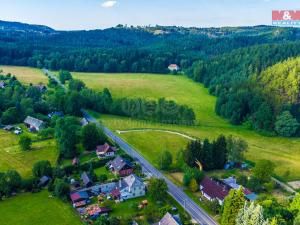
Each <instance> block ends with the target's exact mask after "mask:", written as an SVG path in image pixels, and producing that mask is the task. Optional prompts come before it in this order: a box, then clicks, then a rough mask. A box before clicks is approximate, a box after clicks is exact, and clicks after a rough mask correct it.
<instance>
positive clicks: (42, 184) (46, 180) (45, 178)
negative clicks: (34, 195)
mask: <svg viewBox="0 0 300 225" xmlns="http://www.w3.org/2000/svg"><path fill="white" fill-rule="evenodd" d="M50 180H51V179H50V177H48V176H43V177H41V179H40V180H39V186H40V187H45V186H46V185H47V184H48V183H49V181H50Z"/></svg>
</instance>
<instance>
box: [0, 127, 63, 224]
mask: <svg viewBox="0 0 300 225" xmlns="http://www.w3.org/2000/svg"><path fill="white" fill-rule="evenodd" d="M18 139H19V136H17V135H15V134H12V133H10V132H6V131H3V130H0V142H1V148H0V171H6V170H8V169H15V170H17V171H18V172H19V173H20V174H21V175H22V176H24V177H28V176H30V175H31V169H32V166H33V164H34V163H35V162H37V161H40V160H49V161H50V162H51V164H52V165H55V163H56V160H57V156H58V151H57V147H56V143H55V141H54V140H46V141H39V142H33V145H32V150H30V151H26V152H24V151H21V150H20V147H19V145H18ZM0 224H1V223H0Z"/></svg>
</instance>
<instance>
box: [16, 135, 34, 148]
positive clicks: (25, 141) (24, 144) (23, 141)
mask: <svg viewBox="0 0 300 225" xmlns="http://www.w3.org/2000/svg"><path fill="white" fill-rule="evenodd" d="M19 145H20V147H21V149H22V150H23V151H28V150H30V149H31V145H32V140H31V138H30V137H28V136H26V135H22V136H21V137H20V140H19Z"/></svg>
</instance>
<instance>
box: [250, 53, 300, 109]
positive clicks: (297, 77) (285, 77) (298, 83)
mask: <svg viewBox="0 0 300 225" xmlns="http://www.w3.org/2000/svg"><path fill="white" fill-rule="evenodd" d="M253 79H254V80H255V81H256V82H258V83H259V85H261V87H262V88H263V89H264V90H265V91H266V92H269V93H270V94H271V95H275V96H276V97H277V99H278V102H279V103H281V104H283V103H290V104H298V103H299V100H300V99H299V97H300V93H299V88H300V57H298V58H291V59H288V60H286V61H284V62H281V63H278V64H276V65H274V66H272V67H269V68H267V69H266V70H264V71H262V72H261V73H260V74H259V75H256V76H254V78H253Z"/></svg>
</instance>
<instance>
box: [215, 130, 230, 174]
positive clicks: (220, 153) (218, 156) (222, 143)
mask: <svg viewBox="0 0 300 225" xmlns="http://www.w3.org/2000/svg"><path fill="white" fill-rule="evenodd" d="M213 155H214V164H215V165H214V167H215V169H223V168H224V165H225V163H226V161H227V146H226V138H225V136H223V135H220V136H219V137H218V139H217V140H216V141H215V142H214V143H213Z"/></svg>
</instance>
